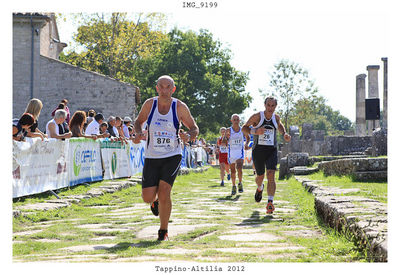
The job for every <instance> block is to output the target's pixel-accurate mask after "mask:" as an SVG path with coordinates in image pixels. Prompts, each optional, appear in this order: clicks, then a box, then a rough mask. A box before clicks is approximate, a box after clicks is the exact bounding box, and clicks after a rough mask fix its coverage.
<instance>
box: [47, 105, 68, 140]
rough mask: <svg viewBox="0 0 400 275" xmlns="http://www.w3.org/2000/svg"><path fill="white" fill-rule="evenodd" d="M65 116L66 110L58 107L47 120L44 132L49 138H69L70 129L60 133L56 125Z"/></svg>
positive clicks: (63, 119)
mask: <svg viewBox="0 0 400 275" xmlns="http://www.w3.org/2000/svg"><path fill="white" fill-rule="evenodd" d="M66 117H67V111H65V110H63V109H60V110H57V111H56V112H55V113H54V118H53V119H52V120H50V121H49V122H47V124H46V133H47V135H48V137H49V138H56V139H65V138H70V137H71V136H72V133H71V132H70V131H68V132H66V133H64V134H61V133H60V130H59V127H58V125H60V124H62V123H63V122H64V121H65V119H66Z"/></svg>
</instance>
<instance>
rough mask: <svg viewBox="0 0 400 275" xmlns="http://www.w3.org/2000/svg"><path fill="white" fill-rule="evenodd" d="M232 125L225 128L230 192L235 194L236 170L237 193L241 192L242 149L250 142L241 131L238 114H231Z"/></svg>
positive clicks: (246, 148)
mask: <svg viewBox="0 0 400 275" xmlns="http://www.w3.org/2000/svg"><path fill="white" fill-rule="evenodd" d="M231 122H232V127H230V128H228V129H227V130H226V134H225V136H226V139H227V140H228V162H229V166H230V169H231V179H232V193H231V195H232V196H234V195H236V170H237V174H238V178H239V184H238V189H239V193H242V192H243V183H242V179H243V162H244V150H248V149H250V148H249V147H248V145H249V142H250V136H249V135H248V134H245V133H243V132H242V128H241V127H240V125H239V124H240V118H239V115H238V114H233V115H232V116H231ZM244 139H246V145H244Z"/></svg>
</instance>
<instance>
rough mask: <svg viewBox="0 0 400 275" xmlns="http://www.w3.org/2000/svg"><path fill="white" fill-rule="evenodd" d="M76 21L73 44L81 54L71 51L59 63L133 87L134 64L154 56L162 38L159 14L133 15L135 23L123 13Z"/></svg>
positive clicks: (83, 17)
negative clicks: (83, 69) (79, 49)
mask: <svg viewBox="0 0 400 275" xmlns="http://www.w3.org/2000/svg"><path fill="white" fill-rule="evenodd" d="M79 18H80V19H79V20H81V21H82V24H81V25H80V26H79V28H78V31H77V34H76V35H75V36H74V40H75V42H76V43H77V44H78V45H79V46H81V47H83V51H82V52H80V53H78V52H77V51H75V49H74V50H72V51H69V52H68V53H66V54H61V55H60V59H61V60H63V61H65V62H68V63H71V64H73V65H76V66H79V67H82V68H85V69H87V70H91V71H95V72H98V73H101V74H104V75H107V76H110V77H112V78H116V79H120V80H122V81H125V82H130V83H135V80H136V77H135V72H136V70H135V68H136V62H137V61H138V60H139V59H141V58H145V57H147V56H149V55H151V54H154V53H156V52H158V51H159V50H160V43H161V41H162V40H163V39H165V38H166V36H165V34H163V32H162V26H163V23H162V22H163V21H164V20H165V17H164V16H163V15H162V14H155V13H151V14H147V15H143V14H137V19H136V20H135V22H134V21H133V20H130V19H128V18H127V14H126V13H112V14H104V13H102V14H97V13H96V14H80V15H79ZM154 26H156V27H154ZM154 28H155V29H154ZM153 29H154V30H153Z"/></svg>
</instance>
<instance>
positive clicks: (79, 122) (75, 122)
mask: <svg viewBox="0 0 400 275" xmlns="http://www.w3.org/2000/svg"><path fill="white" fill-rule="evenodd" d="M85 121H86V113H85V112H84V111H76V112H75V113H74V114H73V116H72V117H71V120H70V122H69V128H70V129H71V132H72V137H85V138H92V139H96V138H97V136H88V135H85V134H83V125H84V124H85Z"/></svg>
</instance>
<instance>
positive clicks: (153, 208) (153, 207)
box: [150, 199, 158, 216]
mask: <svg viewBox="0 0 400 275" xmlns="http://www.w3.org/2000/svg"><path fill="white" fill-rule="evenodd" d="M150 209H151V212H153V215H154V216H158V199H157V200H155V201H154V202H153V203H152V204H151V206H150Z"/></svg>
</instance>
